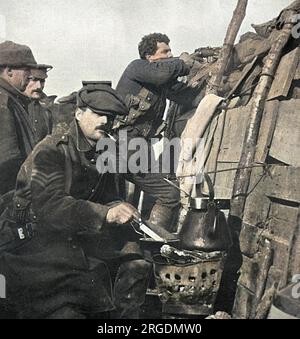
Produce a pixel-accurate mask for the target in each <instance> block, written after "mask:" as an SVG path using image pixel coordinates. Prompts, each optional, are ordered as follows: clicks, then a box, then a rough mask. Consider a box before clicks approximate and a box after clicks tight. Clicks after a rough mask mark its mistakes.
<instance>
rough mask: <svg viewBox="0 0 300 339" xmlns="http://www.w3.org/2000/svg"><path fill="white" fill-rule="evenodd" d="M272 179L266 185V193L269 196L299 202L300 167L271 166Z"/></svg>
mask: <svg viewBox="0 0 300 339" xmlns="http://www.w3.org/2000/svg"><path fill="white" fill-rule="evenodd" d="M270 172H271V175H272V180H271V183H270V184H269V185H266V195H267V196H269V197H271V198H276V199H281V200H286V201H288V202H292V203H293V202H295V203H300V185H299V182H300V167H289V166H273V167H272V168H271V169H270Z"/></svg>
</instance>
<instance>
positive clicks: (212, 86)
mask: <svg viewBox="0 0 300 339" xmlns="http://www.w3.org/2000/svg"><path fill="white" fill-rule="evenodd" d="M247 5H248V0H238V4H237V7H236V9H235V11H234V13H233V17H232V19H231V22H230V24H229V27H228V30H227V34H226V37H225V41H224V45H223V48H222V50H221V53H220V57H219V59H218V61H217V66H216V70H215V72H214V73H213V75H212V77H211V79H210V82H209V83H208V85H207V89H206V94H210V93H212V94H216V95H218V92H219V88H220V86H221V84H222V78H223V76H224V73H225V70H226V67H227V65H228V62H229V59H230V56H231V52H232V49H233V46H234V43H235V39H236V37H237V34H238V32H239V30H240V28H241V25H242V22H243V20H244V18H245V16H246V9H247Z"/></svg>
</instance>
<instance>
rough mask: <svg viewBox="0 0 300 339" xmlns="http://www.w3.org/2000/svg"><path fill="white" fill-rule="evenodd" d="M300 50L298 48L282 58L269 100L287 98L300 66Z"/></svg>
mask: <svg viewBox="0 0 300 339" xmlns="http://www.w3.org/2000/svg"><path fill="white" fill-rule="evenodd" d="M299 57H300V48H299V47H297V48H295V49H293V50H292V51H291V52H289V53H287V54H286V55H284V56H283V57H282V58H281V61H280V63H279V66H278V68H277V72H276V74H275V79H274V81H273V84H272V87H271V90H270V93H269V96H268V100H272V99H275V98H279V97H286V96H287V95H288V93H289V90H290V87H291V84H292V81H293V80H294V77H295V73H296V70H297V66H298V64H299Z"/></svg>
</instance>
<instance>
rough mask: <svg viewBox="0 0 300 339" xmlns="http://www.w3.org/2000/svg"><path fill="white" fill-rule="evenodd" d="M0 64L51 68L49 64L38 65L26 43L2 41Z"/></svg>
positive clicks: (0, 45)
mask: <svg viewBox="0 0 300 339" xmlns="http://www.w3.org/2000/svg"><path fill="white" fill-rule="evenodd" d="M0 66H14V67H30V68H31V67H33V68H36V67H40V66H44V67H45V68H51V67H52V66H50V65H38V64H37V62H36V60H35V58H34V56H33V53H32V51H31V49H30V48H29V47H28V46H26V45H20V44H16V43H14V42H12V41H4V42H2V43H1V44H0Z"/></svg>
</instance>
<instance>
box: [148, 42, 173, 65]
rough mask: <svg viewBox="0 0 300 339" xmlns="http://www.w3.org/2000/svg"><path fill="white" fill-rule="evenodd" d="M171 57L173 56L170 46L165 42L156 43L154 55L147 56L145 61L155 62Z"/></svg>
mask: <svg viewBox="0 0 300 339" xmlns="http://www.w3.org/2000/svg"><path fill="white" fill-rule="evenodd" d="M172 57H173V55H172V52H171V48H170V46H169V45H167V44H166V43H165V42H158V43H157V50H156V52H155V54H153V55H149V56H147V59H148V61H150V62H154V61H157V60H161V59H169V58H172Z"/></svg>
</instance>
